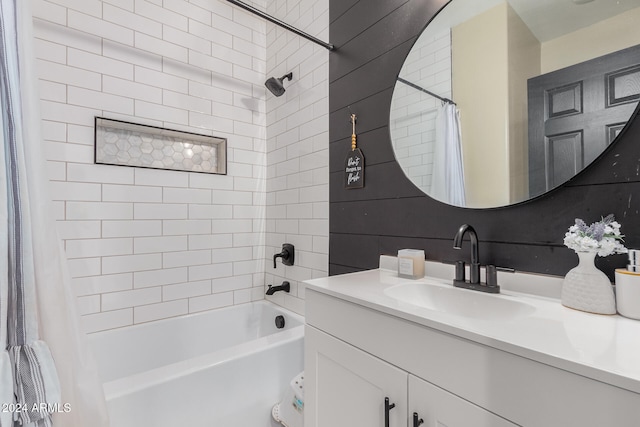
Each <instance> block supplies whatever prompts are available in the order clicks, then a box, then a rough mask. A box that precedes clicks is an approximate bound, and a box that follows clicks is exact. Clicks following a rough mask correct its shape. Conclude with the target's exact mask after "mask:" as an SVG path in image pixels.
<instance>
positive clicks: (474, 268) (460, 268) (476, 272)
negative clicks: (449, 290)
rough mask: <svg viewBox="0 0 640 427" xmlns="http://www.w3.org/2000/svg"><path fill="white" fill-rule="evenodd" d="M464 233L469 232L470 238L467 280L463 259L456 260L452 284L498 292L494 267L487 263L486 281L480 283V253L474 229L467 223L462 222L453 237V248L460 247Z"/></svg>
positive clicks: (476, 289) (498, 287)
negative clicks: (469, 260)
mask: <svg viewBox="0 0 640 427" xmlns="http://www.w3.org/2000/svg"><path fill="white" fill-rule="evenodd" d="M465 233H469V238H470V239H471V265H470V266H469V276H470V277H469V281H466V280H465V278H464V261H457V262H456V277H455V279H453V286H456V287H458V288H465V289H472V290H475V291H482V292H489V293H492V294H497V293H499V292H500V286H498V281H497V273H496V267H495V266H493V265H487V269H486V270H487V283H480V255H479V253H478V235H477V234H476V230H474V228H473V227H472V226H470V225H469V224H462V225H461V226H460V228H459V229H458V232H457V233H456V235H455V237H454V238H453V248H454V249H462V239H463V238H464V235H465Z"/></svg>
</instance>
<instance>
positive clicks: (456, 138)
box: [430, 103, 466, 207]
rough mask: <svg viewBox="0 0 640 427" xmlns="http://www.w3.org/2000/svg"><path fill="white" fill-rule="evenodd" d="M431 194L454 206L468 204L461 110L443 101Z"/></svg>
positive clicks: (437, 123) (437, 127)
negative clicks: (465, 188) (463, 159)
mask: <svg viewBox="0 0 640 427" xmlns="http://www.w3.org/2000/svg"><path fill="white" fill-rule="evenodd" d="M433 160H434V161H433V175H432V177H431V193H430V195H431V197H433V198H434V199H436V200H439V201H441V202H444V203H448V204H450V205H454V206H460V207H464V206H466V199H465V193H464V169H463V162H462V141H461V132H460V112H459V111H458V108H457V107H456V105H455V104H452V103H444V105H442V106H441V107H440V109H439V111H438V117H437V119H436V139H435V144H434V149H433Z"/></svg>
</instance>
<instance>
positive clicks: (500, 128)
mask: <svg viewBox="0 0 640 427" xmlns="http://www.w3.org/2000/svg"><path fill="white" fill-rule="evenodd" d="M638 22H640V0H595V1H592V2H589V3H584V2H576V1H573V0H536V1H531V0H452V1H451V2H449V3H448V4H447V6H446V7H444V8H443V10H442V11H440V13H439V14H438V15H437V16H436V17H435V18H434V19H433V20H432V21H431V22H430V23H429V25H427V27H426V28H425V30H424V31H423V32H422V34H421V35H420V37H419V38H418V39H417V41H416V43H415V44H414V46H413V48H412V49H411V52H410V53H409V55H408V56H407V58H406V60H405V62H404V65H403V67H402V69H401V71H400V74H399V77H398V80H397V82H396V86H395V89H394V92H393V98H392V102H391V111H390V133H391V140H392V144H393V149H394V152H395V156H396V159H397V161H398V163H399V164H400V166H401V167H402V169H403V170H404V172H405V174H406V175H407V177H408V178H409V179H410V180H411V181H412V182H413V183H414V184H415V185H416V186H417V187H419V188H420V189H421V190H422V191H424V192H425V194H427V195H429V196H431V197H433V198H434V199H436V200H439V201H442V202H445V203H448V204H451V205H454V206H462V207H470V208H492V207H500V206H507V205H511V204H514V203H519V202H522V201H526V200H529V199H531V198H533V197H536V196H539V195H541V194H544V193H545V192H547V191H549V190H551V189H553V188H555V187H557V186H558V185H561V184H563V183H564V182H566V181H567V180H568V179H570V178H571V177H573V176H574V175H575V174H576V173H578V172H580V171H581V170H582V169H584V168H585V167H587V166H588V165H589V164H590V163H592V162H593V161H594V160H595V159H596V158H597V157H598V156H599V155H600V154H601V153H602V151H603V150H604V149H606V148H607V146H608V145H609V144H611V143H613V142H614V140H615V138H616V137H617V135H618V134H619V133H620V132H621V130H622V129H623V128H624V126H625V125H626V123H627V121H628V120H629V118H630V117H631V116H632V115H633V113H634V111H635V110H636V108H637V106H638V100H640V25H638Z"/></svg>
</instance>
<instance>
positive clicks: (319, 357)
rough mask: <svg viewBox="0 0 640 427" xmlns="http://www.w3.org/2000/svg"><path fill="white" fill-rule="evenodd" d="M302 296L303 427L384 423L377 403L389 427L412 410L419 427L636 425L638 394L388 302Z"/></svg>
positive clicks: (409, 419)
mask: <svg viewBox="0 0 640 427" xmlns="http://www.w3.org/2000/svg"><path fill="white" fill-rule="evenodd" d="M330 279H331V278H329V279H327V280H330ZM374 287H375V286H373V285H372V287H371V289H370V288H367V291H366V292H374V289H372V288H374ZM365 297H366V295H365ZM305 299H306V309H305V310H306V315H305V317H306V323H307V326H306V330H305V427H343V426H344V427H353V426H358V427H359V426H366V427H385V420H384V415H385V410H384V409H385V406H384V404H385V402H384V399H385V397H388V398H389V401H390V403H391V404H395V407H394V408H393V409H391V410H390V411H389V427H405V426H406V427H414V423H413V416H412V415H413V412H417V413H418V415H419V418H420V419H423V420H424V423H423V424H421V426H422V427H442V426H447V427H471V426H473V427H510V426H522V427H556V426H557V427H573V426H580V427H603V426H607V427H609V426H615V427H638V426H640V394H639V393H637V392H635V391H632V390H630V389H628V388H624V387H622V386H621V385H624V384H625V383H624V382H620V383H619V384H620V385H613V384H611V383H607V382H606V381H604V377H603V379H600V378H598V377H597V376H596V377H589V376H588V375H586V372H587V371H580V370H579V369H580V367H579V365H578V367H577V368H576V367H575V366H574V365H566V367H565V366H564V365H562V364H560V362H556V361H554V360H553V359H550V358H547V359H544V358H543V356H539V357H540V358H541V360H535V359H534V358H531V357H528V354H529V353H526V352H525V355H524V356H523V355H522V354H518V352H519V351H521V350H520V349H519V347H516V346H512V349H513V352H512V351H506V350H504V349H498V348H495V347H493V346H491V345H490V344H489V345H488V344H486V343H478V342H475V341H474V340H472V339H470V335H465V334H466V331H465V330H464V329H460V328H459V327H458V328H452V327H450V326H448V325H447V324H442V323H437V324H432V325H433V326H431V325H430V326H426V325H424V324H422V323H421V322H423V320H421V318H417V317H415V316H413V317H412V316H411V315H407V314H403V313H401V312H399V311H398V309H397V308H396V307H394V306H393V304H392V303H390V304H389V306H383V305H380V304H377V303H370V302H368V301H367V300H366V299H365V298H362V299H361V300H359V299H356V298H353V297H346V298H342V295H341V294H340V293H339V291H334V290H330V291H328V292H324V289H323V288H321V287H314V286H313V284H311V285H310V286H308V288H307V290H306V296H305ZM379 301H382V300H379ZM536 357H537V356H536ZM554 363H558V365H557V366H554ZM639 363H640V362H639ZM569 368H570V369H569ZM630 386H631V387H633V384H631V383H630Z"/></svg>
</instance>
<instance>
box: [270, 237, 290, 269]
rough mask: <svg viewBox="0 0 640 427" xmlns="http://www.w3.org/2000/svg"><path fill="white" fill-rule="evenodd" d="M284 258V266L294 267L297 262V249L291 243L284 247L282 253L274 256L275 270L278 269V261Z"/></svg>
mask: <svg viewBox="0 0 640 427" xmlns="http://www.w3.org/2000/svg"><path fill="white" fill-rule="evenodd" d="M277 258H282V263H283V264H284V265H293V262H294V260H295V248H294V247H293V245H292V244H291V243H285V244H283V245H282V252H280V253H279V254H275V255H274V256H273V268H276V259H277Z"/></svg>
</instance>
